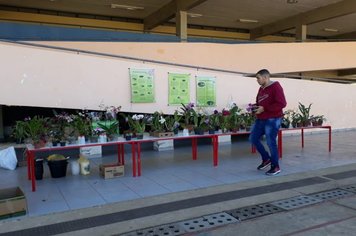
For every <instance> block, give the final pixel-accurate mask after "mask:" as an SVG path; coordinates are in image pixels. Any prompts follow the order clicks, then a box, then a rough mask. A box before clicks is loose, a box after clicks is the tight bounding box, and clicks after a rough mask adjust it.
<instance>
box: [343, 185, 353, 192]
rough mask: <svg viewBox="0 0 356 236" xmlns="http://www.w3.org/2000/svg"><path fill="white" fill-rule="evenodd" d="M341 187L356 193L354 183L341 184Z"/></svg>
mask: <svg viewBox="0 0 356 236" xmlns="http://www.w3.org/2000/svg"><path fill="white" fill-rule="evenodd" d="M341 188H342V189H344V190H346V191H350V192H353V193H356V185H348V186H343V187H341Z"/></svg>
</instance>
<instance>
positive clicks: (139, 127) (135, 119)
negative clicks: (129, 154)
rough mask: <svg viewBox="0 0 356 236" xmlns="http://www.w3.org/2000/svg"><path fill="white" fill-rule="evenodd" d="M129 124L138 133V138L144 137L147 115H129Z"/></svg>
mask: <svg viewBox="0 0 356 236" xmlns="http://www.w3.org/2000/svg"><path fill="white" fill-rule="evenodd" d="M127 119H128V120H127V121H128V123H129V126H130V128H131V130H132V131H133V132H135V133H136V138H137V139H142V138H143V133H144V132H145V129H146V117H145V116H144V115H142V114H141V115H136V114H135V115H133V116H132V117H131V116H128V117H127Z"/></svg>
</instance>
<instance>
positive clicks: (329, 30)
mask: <svg viewBox="0 0 356 236" xmlns="http://www.w3.org/2000/svg"><path fill="white" fill-rule="evenodd" d="M323 30H324V31H326V32H339V30H338V29H333V28H324V29H323Z"/></svg>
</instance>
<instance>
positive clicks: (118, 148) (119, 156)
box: [117, 144, 122, 165]
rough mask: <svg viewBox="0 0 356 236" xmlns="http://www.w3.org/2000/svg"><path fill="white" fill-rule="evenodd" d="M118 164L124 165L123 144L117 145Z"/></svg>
mask: <svg viewBox="0 0 356 236" xmlns="http://www.w3.org/2000/svg"><path fill="white" fill-rule="evenodd" d="M117 163H118V164H120V165H122V158H121V144H117Z"/></svg>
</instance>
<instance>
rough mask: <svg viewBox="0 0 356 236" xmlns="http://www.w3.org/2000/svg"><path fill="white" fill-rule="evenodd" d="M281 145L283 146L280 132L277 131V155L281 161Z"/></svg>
mask: <svg viewBox="0 0 356 236" xmlns="http://www.w3.org/2000/svg"><path fill="white" fill-rule="evenodd" d="M282 145H283V140H282V130H278V154H279V158H280V159H282Z"/></svg>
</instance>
